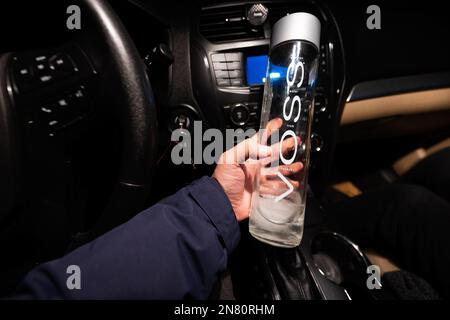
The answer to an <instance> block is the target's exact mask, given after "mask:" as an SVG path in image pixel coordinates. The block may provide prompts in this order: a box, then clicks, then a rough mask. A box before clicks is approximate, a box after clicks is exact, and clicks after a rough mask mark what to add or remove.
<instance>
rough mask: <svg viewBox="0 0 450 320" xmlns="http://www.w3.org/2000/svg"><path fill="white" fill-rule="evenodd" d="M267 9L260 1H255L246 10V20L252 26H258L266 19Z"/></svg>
mask: <svg viewBox="0 0 450 320" xmlns="http://www.w3.org/2000/svg"><path fill="white" fill-rule="evenodd" d="M268 13H269V9H267V7H266V6H264V5H263V4H262V3H255V4H254V5H252V6H251V7H250V9H248V11H247V20H248V22H250V24H251V25H252V26H255V27H257V26H260V25H262V24H264V22H266V20H267V14H268Z"/></svg>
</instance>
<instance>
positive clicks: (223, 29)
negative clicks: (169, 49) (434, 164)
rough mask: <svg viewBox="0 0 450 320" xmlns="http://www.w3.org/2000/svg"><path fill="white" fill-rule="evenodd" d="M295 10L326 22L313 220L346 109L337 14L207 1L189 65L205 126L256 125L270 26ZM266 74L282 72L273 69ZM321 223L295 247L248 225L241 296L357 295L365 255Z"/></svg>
mask: <svg viewBox="0 0 450 320" xmlns="http://www.w3.org/2000/svg"><path fill="white" fill-rule="evenodd" d="M294 12H308V13H312V14H314V15H315V16H316V17H318V18H319V20H320V21H321V25H322V32H321V34H322V36H321V43H320V48H319V49H320V52H319V54H320V62H319V71H318V82H317V86H316V97H315V100H314V120H313V127H312V137H311V138H312V139H311V144H312V146H311V149H312V153H311V163H310V173H309V184H310V186H311V190H312V191H313V192H311V194H310V196H309V198H310V199H308V203H307V206H306V208H307V209H306V211H307V212H306V220H307V221H310V222H311V219H313V220H314V219H319V220H320V219H322V218H323V217H324V214H323V212H322V211H321V209H320V205H319V204H318V202H317V199H318V198H320V194H321V192H322V190H323V189H324V186H325V183H326V178H327V175H328V170H329V167H330V164H331V159H332V153H333V149H334V145H335V132H336V130H337V125H338V121H339V119H340V116H341V111H342V106H343V100H342V98H343V91H344V82H345V78H344V75H345V63H344V53H343V45H342V40H341V37H340V32H339V28H338V25H337V23H336V21H335V19H334V17H333V15H332V13H331V12H330V11H329V10H328V9H327V7H325V6H323V5H321V4H320V3H317V2H315V1H310V0H306V1H289V0H286V1H283V0H282V1H261V2H256V1H255V2H254V3H252V2H234V3H224V4H220V3H218V4H217V3H216V4H214V5H209V4H205V5H204V6H203V7H202V8H200V10H198V11H197V13H196V17H194V18H193V19H191V21H195V22H194V23H193V25H192V26H191V28H190V29H191V34H190V63H191V65H190V68H191V74H192V87H193V94H194V96H195V99H196V102H197V103H198V107H199V110H200V111H201V114H199V115H198V117H199V118H201V119H202V120H203V121H204V123H206V126H209V127H214V128H220V129H221V130H226V129H242V132H244V131H245V130H247V129H256V130H257V129H259V122H260V113H261V106H262V99H263V91H264V82H265V77H266V67H267V57H268V53H269V52H268V51H269V44H270V35H271V30H272V26H273V24H274V23H275V22H276V21H278V20H279V19H280V18H281V17H283V16H285V15H287V14H290V13H294ZM269 76H270V77H277V76H280V74H277V72H276V70H275V71H273V72H271V74H270V75H269ZM191 120H195V119H191ZM190 122H191V123H192V122H193V121H190ZM322 222H323V221H320V223H316V224H315V223H309V224H306V225H305V229H304V236H303V241H302V244H301V246H300V247H298V248H294V249H282V248H275V247H270V246H268V245H265V244H263V243H260V242H258V241H256V240H255V239H253V238H252V237H251V236H250V235H249V233H248V225H243V226H242V228H243V229H242V233H241V234H242V238H241V243H240V246H239V248H238V249H237V251H236V252H235V255H234V258H232V263H231V273H232V276H233V283H234V290H235V295H236V298H256V299H351V296H353V295H355V292H356V295H359V294H360V292H357V291H355V290H354V286H353V287H352V285H353V283H354V282H355V279H356V282H357V283H358V284H360V283H361V281H362V278H361V277H364V276H365V268H366V265H367V260H366V259H365V257H364V255H363V254H362V253H361V252H360V251H359V249H357V247H356V245H353V244H352V243H351V241H349V240H348V239H345V237H342V236H340V235H338V234H334V233H330V232H328V233H326V232H325V233H324V231H325V230H322V229H321V227H318V226H321V225H322ZM334 252H339V253H341V254H342V255H343V256H345V257H346V260H345V261H344V260H342V259H339V257H336V256H335V254H334ZM348 263H350V264H351V267H349V268H348ZM350 269H351V270H353V271H352V272H347V270H350ZM364 283H365V282H364ZM358 290H359V289H358ZM362 291H364V289H362Z"/></svg>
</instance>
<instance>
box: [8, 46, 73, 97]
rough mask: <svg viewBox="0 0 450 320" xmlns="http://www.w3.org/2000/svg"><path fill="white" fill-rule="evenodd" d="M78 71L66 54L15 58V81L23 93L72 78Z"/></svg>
mask: <svg viewBox="0 0 450 320" xmlns="http://www.w3.org/2000/svg"><path fill="white" fill-rule="evenodd" d="M77 70H78V69H77V67H76V65H75V63H74V62H73V60H72V59H71V58H70V56H69V55H67V54H64V53H56V54H52V55H51V56H48V55H36V56H32V57H30V56H28V57H23V56H22V57H20V58H19V57H13V75H14V80H15V84H16V86H17V89H18V90H19V92H21V93H24V92H28V91H31V90H33V89H36V88H40V87H42V86H45V85H47V84H50V83H52V82H54V81H57V80H60V79H62V78H65V77H67V76H70V75H71V74H73V73H74V72H76V71H77Z"/></svg>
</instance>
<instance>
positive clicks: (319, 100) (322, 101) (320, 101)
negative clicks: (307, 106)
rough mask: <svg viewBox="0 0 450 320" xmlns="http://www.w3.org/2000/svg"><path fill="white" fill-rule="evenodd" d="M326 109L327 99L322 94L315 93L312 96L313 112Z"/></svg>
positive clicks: (317, 112) (316, 112)
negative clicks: (313, 96)
mask: <svg viewBox="0 0 450 320" xmlns="http://www.w3.org/2000/svg"><path fill="white" fill-rule="evenodd" d="M325 111H327V99H326V98H325V96H324V95H323V94H320V93H319V94H316V96H315V98H314V113H315V114H319V113H324V112H325Z"/></svg>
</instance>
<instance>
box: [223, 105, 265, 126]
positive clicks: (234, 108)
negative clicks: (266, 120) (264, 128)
mask: <svg viewBox="0 0 450 320" xmlns="http://www.w3.org/2000/svg"><path fill="white" fill-rule="evenodd" d="M223 109H224V111H225V115H226V119H227V129H231V128H243V129H249V128H253V129H257V128H258V126H259V117H260V109H261V106H260V105H259V104H258V103H252V102H242V103H236V104H233V105H226V106H224V107H223Z"/></svg>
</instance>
